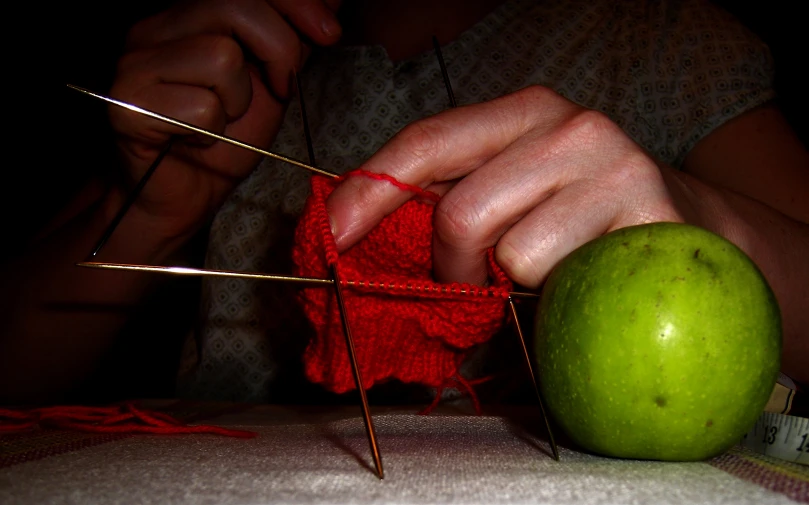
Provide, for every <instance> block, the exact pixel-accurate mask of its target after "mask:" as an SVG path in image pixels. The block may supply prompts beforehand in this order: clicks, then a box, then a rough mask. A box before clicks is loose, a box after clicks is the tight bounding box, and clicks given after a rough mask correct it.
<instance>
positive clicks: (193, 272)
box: [76, 261, 539, 298]
mask: <svg viewBox="0 0 809 505" xmlns="http://www.w3.org/2000/svg"><path fill="white" fill-rule="evenodd" d="M76 266H78V267H84V268H95V269H99V270H122V271H127V272H149V273H154V274H164V275H174V276H186V277H226V278H235V279H252V280H257V281H279V282H295V283H299V284H319V285H333V284H334V279H321V278H318V277H299V276H295V275H277V274H262V273H256V272H237V271H235V270H212V269H206V268H192V267H178V266H155V265H137V264H132V263H101V262H97V261H83V262H80V263H76ZM340 284H341V285H343V286H346V287H349V288H357V287H359V288H376V287H379V288H385V287H388V288H390V287H392V286H391V285H386V284H383V283H373V282H357V281H345V280H344V281H341V282H340ZM405 289H407V290H408V291H413V292H419V293H423V291H419V290H418V289H417V288H416V287H414V286H406V287H405ZM439 292H441V293H443V294H451V293H454V294H459V295H468V294H471V293H470V292H469V291H467V290H465V289H458V290H456V291H452V292H451V291H449V290H447V289H446V288H442V289H440V291H439ZM508 295H509V296H511V297H514V298H539V295H538V294H536V293H527V292H523V291H510V292H509V293H508ZM491 296H499V295H498V294H497V293H495V292H492V293H491Z"/></svg>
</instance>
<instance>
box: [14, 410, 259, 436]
mask: <svg viewBox="0 0 809 505" xmlns="http://www.w3.org/2000/svg"><path fill="white" fill-rule="evenodd" d="M37 426H39V427H40V428H55V429H63V430H74V431H84V432H90V433H133V434H134V433H146V434H159V435H182V434H192V433H204V434H212V435H221V436H226V437H235V438H253V437H255V436H256V433H254V432H251V431H244V430H234V429H229V428H222V427H220V426H211V425H204V424H203V425H188V424H184V423H183V422H181V421H180V420H178V419H175V418H173V417H171V416H169V415H167V414H165V413H163V412H150V411H147V410H141V409H139V408H137V407H135V405H134V404H132V403H127V404H124V405H122V406H120V407H82V406H56V407H42V408H36V409H29V410H10V409H0V432H4V433H9V432H19V431H27V430H30V429H33V428H35V427H37Z"/></svg>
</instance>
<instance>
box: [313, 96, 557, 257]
mask: <svg viewBox="0 0 809 505" xmlns="http://www.w3.org/2000/svg"><path fill="white" fill-rule="evenodd" d="M537 89H543V88H532V89H528V90H526V91H522V92H518V93H515V94H512V95H508V96H506V97H502V98H499V99H497V100H493V101H491V102H487V103H483V104H478V105H474V106H467V107H460V108H457V109H452V110H449V111H445V112H443V113H441V114H438V115H436V116H433V117H430V118H427V119H424V120H421V121H418V122H416V123H413V124H411V125H409V126H407V127H406V128H404V129H403V130H402V131H401V132H400V133H399V134H397V135H396V136H395V137H394V138H393V139H392V140H391V141H390V142H388V143H387V144H386V145H385V146H383V147H382V148H381V149H380V150H379V151H378V152H377V153H376V154H375V155H374V156H372V157H371V158H370V159H369V160H368V161H367V162H366V163H364V164H363V166H362V167H361V168H363V169H364V170H368V171H370V172H377V173H385V174H388V175H391V176H393V177H394V178H396V179H398V180H399V181H401V182H404V183H407V184H411V185H414V186H419V187H422V188H424V187H427V186H429V185H430V184H433V183H435V182H441V181H448V180H452V179H457V178H460V177H463V176H465V175H467V174H469V173H471V172H473V171H475V170H476V169H478V168H479V167H480V166H482V165H483V164H484V163H486V162H487V161H488V160H489V159H491V158H492V157H493V156H495V155H496V154H497V153H499V152H501V151H502V150H504V149H505V148H506V147H507V146H508V145H509V144H511V143H512V142H513V141H514V140H515V139H518V138H520V137H521V136H522V135H524V134H525V133H526V132H527V131H529V130H531V129H532V128H535V129H537V130H538V131H539V130H543V131H544V130H547V129H548V128H550V127H551V126H552V124H553V123H554V122H556V121H559V120H560V117H561V116H563V115H564V114H567V113H569V112H570V111H571V110H572V106H571V104H569V103H568V102H566V101H565V102H560V101H559V100H558V99H556V100H555V101H552V100H551V97H550V96H549V94H548V93H549V92H546V91H537ZM537 110H540V111H543V112H544V111H547V114H542V115H537V114H534V113H533V112H532V111H537ZM410 196H411V195H410V194H409V193H406V192H402V191H401V190H399V189H397V188H395V187H393V186H392V185H390V184H387V183H384V182H379V181H375V180H370V179H366V178H362V177H352V178H349V179H348V180H347V181H346V182H344V183H343V184H341V185H340V186H339V187H338V188H337V189H336V190H335V191H334V192H333V193H332V195H331V196H330V197H329V201H328V208H329V211H330V215H331V218H332V225H333V229H334V232H335V239H336V241H337V245H338V248H339V249H341V250H344V249H346V248H348V247H350V246H351V245H353V244H354V243H356V241H358V240H359V239H360V238H361V237H363V236H364V235H365V234H366V233H367V232H368V231H370V230H371V229H372V228H373V227H374V226H376V225H377V224H378V223H379V221H380V220H381V219H382V218H383V217H384V216H386V215H388V214H389V213H390V212H392V211H393V210H395V209H396V208H398V207H399V206H400V205H401V204H402V203H403V202H404V201H406V200H407V199H408V198H409V197H410Z"/></svg>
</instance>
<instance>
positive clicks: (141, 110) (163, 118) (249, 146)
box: [67, 84, 339, 179]
mask: <svg viewBox="0 0 809 505" xmlns="http://www.w3.org/2000/svg"><path fill="white" fill-rule="evenodd" d="M67 87H68V88H70V89H73V90H76V91H78V92H80V93H83V94H85V95H87V96H91V97H93V98H97V99H99V100H103V101H105V102H107V103H110V104H112V105H116V106H118V107H122V108H124V109H128V110H131V111H133V112H137V113H138V114H142V115H144V116H148V117H150V118H152V119H157V120H158V121H162V122H164V123H168V124H170V125H174V126H178V127H180V128H183V129H185V130H188V131H192V132H194V133H199V134H200V135H205V136H206V137H210V138H213V139H216V140H221V141H222V142H226V143H228V144H231V145H234V146H237V147H241V148H242V149H247V150H248V151H253V152H254V153H258V154H261V155H264V156H267V157H269V158H274V159H276V160H279V161H282V162H284V163H289V164H290V165H295V166H296V167H300V168H305V169H306V170H309V171H310V172H314V173H317V174H320V175H325V176H327V177H331V178H333V179H336V178H338V177H339V175H337V174H336V173H334V172H330V171H328V170H325V169H322V168H317V167H314V166H312V165H307V164H306V163H303V162H301V161H298V160H294V159H292V158H288V157H286V156H283V155H281V154H277V153H274V152H271V151H267V150H266V149H262V148H260V147H256V146H254V145H252V144H248V143H247V142H242V141H241V140H236V139H234V138H232V137H228V136H226V135H220V134H218V133H214V132H212V131H208V130H206V129H204V128H200V127H198V126H194V125H192V124H190V123H186V122H185V121H180V120H179V119H174V118H172V117H169V116H164V115H163V114H158V113H157V112H153V111H150V110H148V109H144V108H142V107H138V106H137V105H132V104H131V103H127V102H124V101H121V100H116V99H115V98H110V97H108V96H104V95H101V94H98V93H95V92H93V91H90V90H88V89H84V88H81V87H79V86H74V85H73V84H68V85H67Z"/></svg>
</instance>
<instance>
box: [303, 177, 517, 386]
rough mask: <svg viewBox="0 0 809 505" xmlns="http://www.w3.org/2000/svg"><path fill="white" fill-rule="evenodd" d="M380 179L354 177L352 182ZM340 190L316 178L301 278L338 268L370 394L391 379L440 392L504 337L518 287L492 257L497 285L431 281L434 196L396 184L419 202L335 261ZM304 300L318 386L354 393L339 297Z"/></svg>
mask: <svg viewBox="0 0 809 505" xmlns="http://www.w3.org/2000/svg"><path fill="white" fill-rule="evenodd" d="M357 174H360V175H365V176H368V175H370V176H372V177H374V178H377V179H378V178H379V177H377V174H365V173H363V172H353V173H351V174H349V175H357ZM338 182H339V181H335V180H333V179H327V178H324V177H318V176H315V177H313V178H312V194H311V195H310V197H309V199H308V200H307V204H306V208H305V210H304V214H303V216H302V218H301V220H300V223H299V224H298V228H297V230H296V237H295V247H294V249H293V260H294V262H295V267H296V274H297V275H301V276H308V277H319V278H329V277H330V270H329V267H330V265H332V264H334V263H336V264H337V267H338V269H339V275H340V277H341V284H342V285H343V287H344V288H343V293H344V298H345V304H346V312H347V314H348V317H349V323H350V325H351V330H352V335H353V337H354V341H355V345H356V350H357V360H358V365H359V368H360V373H361V374H362V379H363V386H364V387H365V388H366V389H368V388H370V387H371V386H373V385H374V384H376V383H378V382H381V381H385V380H388V379H398V380H400V381H402V382H406V383H419V384H424V385H427V386H431V387H436V388H441V387H443V386H444V385H446V383H447V381H448V379H450V378H453V377H457V376H458V367H459V366H460V364H461V362H462V361H463V359H464V357H465V356H466V355H467V353H468V351H469V350H470V349H471V348H472V347H473V346H475V345H478V344H480V343H482V342H485V341H486V340H488V339H489V338H491V337H492V335H493V334H494V333H495V332H496V331H497V330H498V329H499V328H500V326H501V325H502V323H503V320H504V314H505V305H506V303H507V299H508V292H509V291H510V290H511V287H512V285H511V282H510V281H509V279H508V278H507V277H506V275H505V273H504V272H503V271H502V269H500V267H498V266H497V264H496V263H495V261H494V256H493V252H492V251H489V261H488V263H489V274H490V278H491V281H490V282H491V284H490V286H489V287H486V288H482V287H479V286H473V285H469V284H457V283H455V284H440V283H437V282H434V281H433V280H432V253H431V251H432V214H433V209H434V205H433V204H432V203H430V202H424V201H423V199H424V198H425V197H426V198H427V199H434V198H431V197H435V195H434V194H432V193H429V192H426V191H423V190H421V189H419V188H410V187H407V186H405V185H403V184H401V183H398V182H397V181H389V182H391V183H393V184H395V185H396V186H397V187H399V188H400V189H403V190H412V191H414V192H416V193H417V195H418V196H420V197H421V198H414V199H412V200H410V201H409V202H407V203H406V204H405V205H403V206H402V207H400V208H399V209H398V210H397V211H395V212H394V213H392V214H390V215H389V216H387V217H386V218H385V219H383V220H382V222H381V223H380V224H379V225H378V226H377V227H376V228H374V230H373V231H371V233H370V234H369V235H368V236H366V237H365V238H364V239H363V240H362V241H361V242H359V243H358V244H356V245H355V246H354V247H352V248H351V249H349V250H348V251H346V252H345V253H343V254H342V255H339V256H338V254H337V248H336V245H335V242H334V237H333V235H332V234H331V230H330V227H329V220H328V215H327V213H326V198H327V197H328V196H329V194H330V193H331V191H332V190H333V189H334V188H335V187H336V185H337V184H338ZM300 298H301V300H302V303H303V307H304V311H305V312H306V315H307V317H308V318H309V320H310V321H311V322H312V324H313V325H314V328H315V330H316V335H315V337H314V338H313V340H312V341H311V342H310V343H309V346H308V348H307V349H306V352H305V355H304V361H305V369H306V374H307V376H308V378H309V380H311V381H312V382H315V383H319V384H322V385H323V386H324V387H326V388H327V389H329V390H331V391H334V392H338V393H341V392H345V391H349V390H352V389H354V388H355V385H354V379H353V376H352V373H351V367H350V363H349V360H348V352H347V349H346V342H345V337H344V335H343V328H342V323H341V321H340V314H339V311H338V308H337V300H336V295H335V293H334V289H333V288H328V287H325V288H324V287H313V288H307V289H304V290H302V291H301V295H300Z"/></svg>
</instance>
